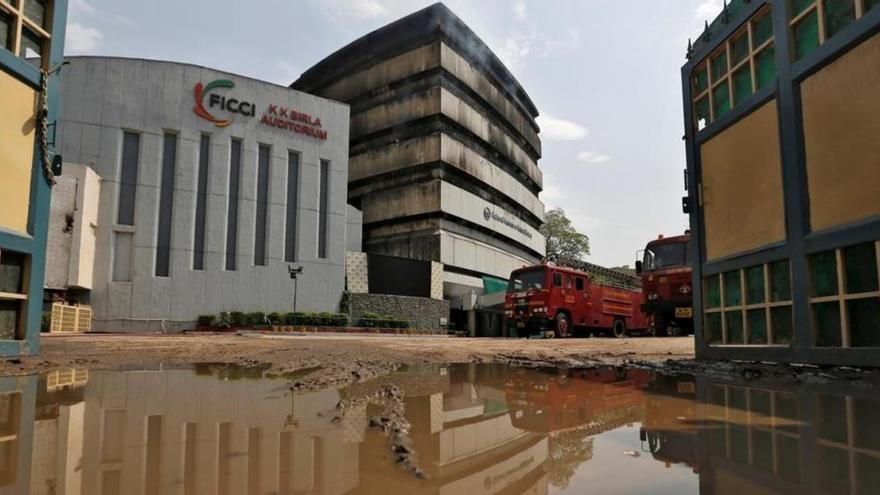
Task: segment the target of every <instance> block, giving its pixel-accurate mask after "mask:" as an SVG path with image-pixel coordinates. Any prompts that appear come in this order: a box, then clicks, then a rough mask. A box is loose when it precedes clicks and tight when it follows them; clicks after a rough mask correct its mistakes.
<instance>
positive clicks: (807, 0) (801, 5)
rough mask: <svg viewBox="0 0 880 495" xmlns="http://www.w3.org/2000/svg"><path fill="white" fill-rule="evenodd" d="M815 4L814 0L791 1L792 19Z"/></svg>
mask: <svg viewBox="0 0 880 495" xmlns="http://www.w3.org/2000/svg"><path fill="white" fill-rule="evenodd" d="M815 3H816V0H792V1H791V16H792V19H793V18H795V17H797V16H798V14H800V13H801V12H803V11H805V10H807V9H808V8H810V7H812V6H813V4H815Z"/></svg>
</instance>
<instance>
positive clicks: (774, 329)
mask: <svg viewBox="0 0 880 495" xmlns="http://www.w3.org/2000/svg"><path fill="white" fill-rule="evenodd" d="M789 272H790V270H789V263H788V260H780V261H775V262H772V263H767V264H763V265H757V266H752V267H747V268H744V269H740V270H733V271H729V272H726V273H723V274H719V275H711V276H708V277H706V278H705V279H704V280H703V293H704V294H705V297H704V305H705V307H704V311H705V319H704V322H703V326H704V335H705V338H706V341H707V342H708V343H709V344H710V345H788V344H790V343H791V341H792V338H793V335H794V329H793V327H792V301H791V277H790V274H789Z"/></svg>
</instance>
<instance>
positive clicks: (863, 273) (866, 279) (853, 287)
mask: <svg viewBox="0 0 880 495" xmlns="http://www.w3.org/2000/svg"><path fill="white" fill-rule="evenodd" d="M843 264H844V268H845V269H846V292H847V293H848V294H859V293H861V292H875V291H876V290H877V254H876V252H875V250H874V243H873V242H866V243H864V244H859V245H857V246H850V247H848V248H845V249H844V250H843Z"/></svg>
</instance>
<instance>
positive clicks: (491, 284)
mask: <svg viewBox="0 0 880 495" xmlns="http://www.w3.org/2000/svg"><path fill="white" fill-rule="evenodd" d="M507 284H508V282H507V280H502V279H500V278H495V277H483V290H485V291H486V294H497V293H499V292H507Z"/></svg>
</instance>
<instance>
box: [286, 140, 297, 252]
mask: <svg viewBox="0 0 880 495" xmlns="http://www.w3.org/2000/svg"><path fill="white" fill-rule="evenodd" d="M298 201H299V153H296V152H293V151H290V152H288V154H287V214H286V219H285V220H286V221H285V236H284V261H296V241H297V235H296V228H297V223H296V212H297V205H298Z"/></svg>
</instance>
